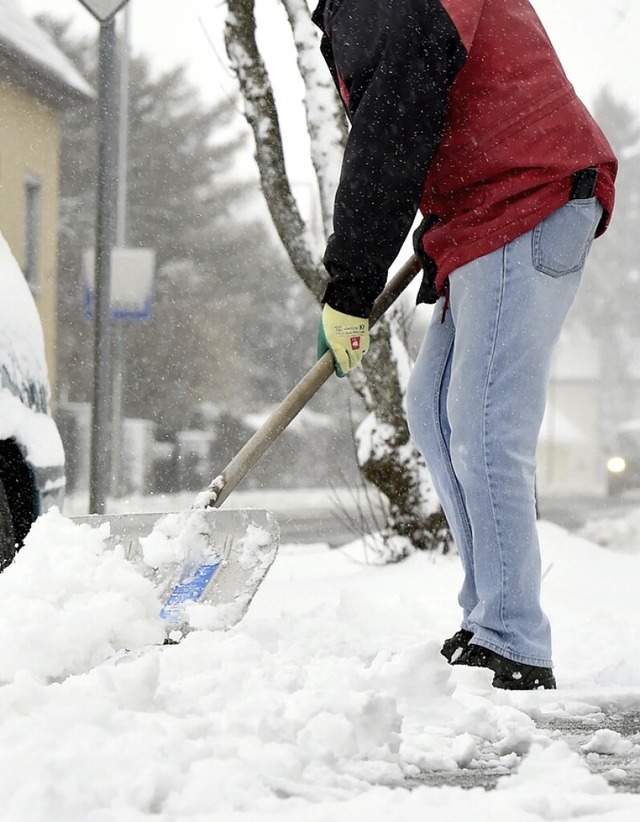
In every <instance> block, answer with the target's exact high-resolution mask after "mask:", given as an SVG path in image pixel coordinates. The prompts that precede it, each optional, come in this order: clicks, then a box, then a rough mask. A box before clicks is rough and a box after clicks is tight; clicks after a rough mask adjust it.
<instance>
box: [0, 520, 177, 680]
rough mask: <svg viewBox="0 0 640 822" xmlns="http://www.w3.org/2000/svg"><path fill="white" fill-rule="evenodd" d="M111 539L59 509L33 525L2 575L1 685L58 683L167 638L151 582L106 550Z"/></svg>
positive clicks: (0, 611)
mask: <svg viewBox="0 0 640 822" xmlns="http://www.w3.org/2000/svg"><path fill="white" fill-rule="evenodd" d="M107 533H108V531H107V527H106V526H103V527H102V528H101V529H99V530H98V529H96V530H92V529H90V528H89V526H87V525H74V524H73V523H72V522H71V521H70V520H68V519H65V518H64V517H62V516H61V514H60V513H59V512H58V511H57V510H53V511H51V512H50V513H49V514H47V515H46V517H42V518H41V519H40V520H38V521H37V522H36V524H35V525H34V527H33V528H32V530H31V533H30V534H29V536H28V537H27V540H26V544H25V547H24V548H23V550H22V551H20V552H19V553H18V555H17V557H16V559H15V561H14V563H13V564H12V565H10V566H9V568H7V569H6V570H5V571H4V573H2V574H1V575H0V681H2V682H12V681H14V680H15V679H16V677H18V676H19V675H21V674H24V673H25V672H28V673H29V674H32V675H33V676H35V677H37V678H42V679H44V680H53V679H57V678H60V677H64V676H68V675H70V674H74V673H81V672H83V671H86V670H88V669H89V668H91V667H93V666H94V665H98V664H100V663H101V662H104V661H105V660H106V659H108V658H109V657H110V656H112V655H113V654H114V653H115V652H117V651H120V650H122V649H125V648H126V649H132V650H133V649H137V648H142V647H144V646H145V645H148V644H150V643H161V642H162V641H163V640H164V636H165V629H164V624H163V623H162V621H161V620H160V618H159V617H158V614H159V611H160V605H159V602H158V600H157V598H156V595H155V592H154V589H153V587H152V585H151V583H149V582H147V581H146V580H145V579H144V578H143V577H141V576H140V575H139V574H137V573H136V572H135V570H134V569H133V567H132V566H131V565H130V563H128V562H127V561H126V560H125V559H123V558H122V556H121V555H120V554H118V553H117V552H114V551H107V550H105V545H104V540H105V539H106V537H107Z"/></svg>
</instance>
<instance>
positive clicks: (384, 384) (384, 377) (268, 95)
mask: <svg viewBox="0 0 640 822" xmlns="http://www.w3.org/2000/svg"><path fill="white" fill-rule="evenodd" d="M227 2H228V17H227V24H226V29H225V40H226V47H227V53H228V55H229V59H230V61H231V64H232V67H233V69H234V71H235V72H236V75H237V77H238V80H239V83H240V89H241V93H242V95H243V97H244V101H245V106H246V111H245V116H246V118H247V121H248V122H249V124H250V125H251V128H252V130H253V133H254V138H255V145H256V162H257V165H258V171H259V174H260V181H261V187H262V191H263V194H264V197H265V199H266V202H267V206H268V208H269V211H270V213H271V216H272V219H273V221H274V224H275V227H276V230H277V231H278V234H279V235H280V238H281V240H282V243H283V245H284V248H285V250H286V251H287V253H288V255H289V257H290V259H291V262H292V263H293V266H294V268H295V269H296V271H297V273H298V275H299V276H300V278H301V280H302V281H303V282H304V284H305V285H306V286H307V288H308V289H309V291H310V292H311V293H312V294H313V296H314V297H315V298H316V299H317V300H318V301H320V300H321V298H322V294H323V293H324V288H325V284H326V280H327V275H326V272H325V271H324V268H323V267H322V266H321V265H320V264H319V263H317V262H314V259H313V253H312V251H311V249H312V243H311V239H310V237H309V235H308V233H307V229H306V226H305V224H304V221H303V220H302V217H301V216H300V213H299V211H298V207H297V204H296V202H295V199H294V197H293V195H292V193H291V188H290V184H289V181H288V178H287V174H286V170H285V163H284V152H283V148H282V138H281V134H280V128H279V123H278V115H277V111H276V105H275V100H274V96H273V91H272V88H271V84H270V80H269V76H268V73H267V70H266V67H265V64H264V62H263V60H262V56H261V54H260V52H259V49H258V46H257V43H256V38H255V17H254V0H227ZM283 2H284V4H285V7H286V10H287V14H288V16H289V22H290V24H291V27H292V30H293V32H294V35H295V37H294V39H295V40H296V45H297V47H298V64H299V69H300V71H301V74H302V76H303V79H304V80H305V85H306V88H307V98H306V100H305V104H306V111H307V121H308V125H309V133H310V136H311V139H312V160H313V164H314V168H315V171H316V175H317V178H318V187H319V192H320V199H321V204H322V205H321V207H322V212H323V221H324V223H325V226H328V225H330V213H329V212H330V210H331V201H332V198H333V192H334V191H335V185H336V184H337V179H338V175H337V173H336V169H339V158H340V156H341V153H342V148H343V144H344V134H345V132H344V115H343V113H342V111H341V109H340V107H339V103H338V98H337V95H336V93H335V89H333V87H330V85H329V82H328V78H327V71H326V68H323V69H322V71H320V70H319V68H318V65H316V64H314V62H313V61H314V59H315V58H314V57H313V55H314V54H315V53H316V52H317V51H318V49H317V37H316V36H315V34H314V32H313V31H312V28H313V27H312V24H311V23H310V21H309V12H308V8H307V6H306V2H305V0H283ZM310 46H313V51H312V50H311V48H310ZM323 124H324V126H327V124H328V127H327V128H324V127H322V126H323ZM341 124H342V125H341ZM327 134H329V136H327ZM321 135H322V137H321ZM395 317H397V310H396V309H395V308H394V309H393V310H392V311H389V312H388V313H387V315H386V317H385V318H383V319H382V320H381V321H380V322H379V323H378V324H377V325H376V327H375V329H374V330H373V332H372V344H371V349H370V351H369V353H368V354H367V356H366V357H364V359H363V363H362V366H361V368H359V369H355V371H353V372H351V373H350V374H349V376H348V379H349V382H350V383H351V386H352V387H353V389H354V390H355V391H356V393H357V394H358V395H359V397H360V398H361V399H362V401H363V403H364V405H365V408H366V410H367V411H368V413H369V416H368V417H367V419H366V420H365V422H364V423H363V424H362V426H360V429H359V431H358V433H357V435H356V438H357V444H358V464H359V466H360V469H361V473H362V476H363V477H364V478H365V479H366V480H368V481H369V482H371V483H372V484H373V485H374V486H375V487H376V488H377V489H378V490H379V491H380V492H381V493H382V494H383V495H384V496H385V497H386V498H387V499H388V503H389V505H388V511H389V513H388V519H387V525H386V528H385V533H384V534H383V536H385V537H392V536H400V537H404V538H405V540H406V544H407V550H406V551H404V553H405V554H406V553H408V551H409V546H412V547H414V548H420V549H429V550H432V549H441V550H447V549H448V548H449V545H450V534H449V530H448V527H447V524H446V520H445V519H444V516H443V514H442V511H441V509H440V506H439V504H438V502H437V500H436V498H435V494H434V491H433V486H432V483H431V478H430V476H429V474H428V471H427V469H426V466H425V464H424V461H423V460H422V458H421V457H419V455H418V454H417V452H416V451H415V449H414V448H413V447H412V446H411V444H410V438H409V430H408V426H407V422H406V417H405V414H404V390H405V387H406V386H405V384H404V381H403V379H402V378H401V374H406V373H408V370H409V368H408V356H407V352H406V348H405V346H404V344H403V342H402V340H401V337H400V335H399V334H398V333H397V329H396V325H397V320H396V319H394V318H395ZM310 342H311V341H310Z"/></svg>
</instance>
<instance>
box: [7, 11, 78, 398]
mask: <svg viewBox="0 0 640 822" xmlns="http://www.w3.org/2000/svg"><path fill="white" fill-rule="evenodd" d="M89 95H92V90H91V88H90V87H89V86H88V84H87V83H86V81H85V80H84V78H83V77H82V76H81V75H80V74H79V73H78V71H77V70H76V69H75V67H74V66H73V65H72V64H71V62H70V61H69V60H68V59H67V58H66V57H65V55H64V54H63V53H62V52H61V51H60V50H59V49H58V48H57V47H56V46H55V45H54V43H53V42H52V41H51V40H50V38H49V37H48V35H47V34H46V33H45V32H44V31H43V30H42V29H40V28H39V27H38V26H37V25H36V23H35V22H33V20H31V19H30V18H29V17H27V16H26V15H25V14H24V13H23V12H22V10H21V8H20V6H19V4H18V3H17V0H0V231H2V233H3V234H4V236H5V239H6V240H7V242H8V244H9V246H10V247H11V250H12V252H13V254H14V256H15V257H16V259H17V260H18V263H19V264H20V266H21V268H22V271H23V273H24V275H25V277H26V279H27V281H28V283H29V285H30V287H31V290H32V292H33V295H34V297H35V300H36V304H37V306H38V310H39V312H40V316H41V318H42V325H43V330H44V337H45V346H46V352H47V364H48V367H49V380H50V383H51V393H52V397H54V398H55V393H56V392H55V381H56V370H55V346H56V283H57V246H58V243H57V235H58V173H59V157H60V113H61V110H62V109H63V107H64V106H68V105H73V104H74V102H77V101H78V100H80V99H83V98H86V97H87V96H89Z"/></svg>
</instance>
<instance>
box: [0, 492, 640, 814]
mask: <svg viewBox="0 0 640 822" xmlns="http://www.w3.org/2000/svg"><path fill="white" fill-rule="evenodd" d="M284 504H286V497H285V500H284V501H283V505H284ZM638 520H639V518H638V517H635V519H633V518H630V519H629V521H627V522H626V523H624V524H618V525H617V526H616V528H617V533H618V535H619V536H620V538H619V539H617V542H618V543H619V545H620V547H621V548H623V549H624V550H617V551H616V550H612V549H611V548H612V547H615V545H612V546H611V547H599V546H596V545H595V543H594V542H591V541H588V540H587V539H585V538H584V537H578V536H574V535H571V534H569V533H567V532H566V531H564V530H562V529H561V528H559V527H557V526H554V525H552V524H550V523H545V522H543V523H541V524H540V534H541V540H542V547H543V561H544V568H545V578H544V601H545V606H546V608H547V610H548V612H549V614H550V616H551V618H552V622H553V626H554V633H555V661H556V674H557V678H558V682H559V690H558V691H555V692H550V691H546V692H529V693H520V694H518V693H509V692H503V691H496V690H493V689H492V688H491V686H490V684H489V683H490V676H491V675H490V674H489V672H487V671H484V670H480V669H465V668H451V667H449V666H448V665H447V664H446V663H445V661H444V659H443V658H442V657H441V656H440V654H439V648H440V643H441V640H442V639H443V638H444V637H446V636H448V635H449V634H451V633H452V632H453V631H454V630H456V628H457V626H458V610H457V606H456V592H457V588H458V585H459V582H460V569H459V564H458V558H457V557H456V556H445V557H443V556H437V557H436V556H430V555H428V554H424V553H420V554H415V555H413V556H411V557H410V558H409V559H408V560H406V561H404V562H402V563H399V564H396V565H387V566H379V565H375V564H367V562H366V560H367V558H371V557H372V554H371V552H369V551H367V550H366V549H365V548H364V547H363V546H362V545H361V544H359V543H353V544H351V545H348V546H345V547H344V548H343V549H342V550H332V551H330V550H328V549H327V548H326V546H325V545H323V544H322V542H321V541H319V542H318V543H317V544H314V545H284V546H282V548H281V550H280V553H279V556H278V558H277V559H276V561H275V563H274V565H273V567H272V569H271V571H270V572H269V574H268V576H267V578H266V580H265V582H264V583H263V586H262V588H261V590H260V591H259V592H258V594H257V596H256V598H255V600H254V602H253V604H252V606H251V608H250V610H249V612H248V614H247V615H246V616H245V618H244V620H243V621H242V622H240V623H239V624H238V625H236V626H234V627H233V628H231V629H230V630H228V631H226V632H213V633H210V632H193V633H191V634H189V635H188V636H187V637H186V638H185V639H184V640H183V641H182V642H181V643H180V644H179V645H175V646H164V647H163V646H160V645H154V644H153V643H158V642H159V641H160V640H161V637H162V636H163V626H162V625H161V623H160V621H159V619H158V617H157V616H156V614H157V610H158V602H157V601H156V598H155V593H154V591H153V590H152V589H151V587H150V585H149V584H148V583H147V582H146V581H145V580H143V579H142V578H141V577H139V576H138V575H137V574H136V573H135V572H134V571H133V570H132V568H131V567H130V566H129V565H128V564H127V563H126V562H125V560H124V559H122V558H121V557H119V556H118V555H117V554H114V553H112V552H107V551H105V550H104V547H103V542H102V538H101V536H100V535H99V534H98V532H96V531H90V530H88V529H87V528H86V527H85V528H83V529H81V528H80V527H78V526H77V525H75V524H73V523H72V522H71V521H70V520H68V519H65V518H64V517H63V516H62V515H61V514H59V513H58V512H57V511H54V512H51V513H49V514H47V515H46V516H45V517H43V518H42V519H41V520H39V521H38V523H36V526H35V527H34V529H33V530H32V533H31V534H30V536H29V538H28V541H27V545H26V546H25V548H24V549H23V551H22V552H21V553H20V554H19V555H18V558H17V560H16V562H15V563H14V564H13V565H12V566H11V567H10V568H9V569H7V571H5V572H4V573H3V574H2V576H0V680H1V681H2V683H3V684H2V685H1V686H0V774H2V778H1V779H0V819H1V820H3V822H23V821H24V822H57V820H61V821H62V820H64V822H106V820H109V821H111V820H113V821H114V822H116V820H117V822H137V820H143V819H147V818H149V819H153V820H158V822H178V821H179V820H190V821H191V820H193V822H196V821H198V822H205V820H206V821H207V822H209V821H211V822H215V821H216V820H224V822H234V820H247V822H263V820H265V821H266V820H275V819H277V820H295V822H342V820H345V822H346V821H347V820H348V821H349V822H353V820H367V822H378V821H379V822H389V821H390V820H392V822H405V821H406V822H413V821H414V820H420V822H423V821H424V820H429V822H432V821H433V820H438V821H439V820H455V822H458V820H462V819H467V818H472V819H474V820H491V822H520V821H521V820H522V822H525V820H527V821H528V820H538V819H544V820H560V819H563V820H564V819H589V820H593V819H597V820H607V822H609V820H611V822H613V820H616V822H618V820H624V821H625V822H627V820H628V822H632V820H633V822H637V820H638V819H640V796H638V795H633V794H626V793H617V792H615V791H614V789H613V788H612V787H611V786H610V785H609V784H608V783H607V781H606V780H605V779H604V777H602V776H599V775H594V774H592V773H591V772H590V771H589V769H588V767H587V764H586V763H585V761H584V759H583V758H582V757H581V756H580V755H579V754H578V753H576V752H575V751H572V750H570V748H569V747H568V745H567V744H566V742H564V741H563V740H562V738H561V737H560V736H559V735H554V734H553V733H551V732H550V731H543V730H540V729H539V728H537V727H536V724H535V723H534V719H537V720H540V719H544V718H551V717H557V718H559V719H562V720H564V719H567V718H573V717H575V718H578V717H591V716H594V715H596V714H598V713H599V712H600V711H601V710H602V709H604V708H606V709H607V710H611V708H612V707H613V708H614V709H615V708H620V709H630V708H640V659H639V658H638V655H637V653H638V648H640V623H639V620H638V587H639V585H640V531H639V530H638V527H637V526H638ZM612 533H613V534H615V531H614V529H613V526H612V527H611V528H609V529H606V528H602V527H600V532H599V534H597V535H594V538H596V537H597V538H599V539H603V540H606V539H607V538H608V535H610V534H612ZM320 537H321V535H319V538H320ZM125 648H126V649H129V653H123V650H124V649H125ZM587 745H588V746H589V749H590V750H591V751H592V753H593V755H598V754H600V755H603V756H606V754H607V752H613V753H616V752H618V753H622V752H624V751H626V750H628V749H633V746H634V743H633V741H632V740H625V739H622V738H619V737H618V736H617V735H616V734H615V732H613V731H611V732H610V733H606V732H603V731H600V732H598V733H594V735H593V738H592V739H590V740H589V741H588V742H587ZM639 753H640V752H639ZM480 765H484V766H487V765H490V766H493V767H495V768H503V769H504V771H505V773H507V775H506V776H504V777H503V778H502V779H501V780H500V781H499V783H498V787H497V789H496V790H493V791H485V790H484V789H482V788H474V789H472V790H470V791H469V790H465V789H462V788H456V787H427V786H424V785H422V786H418V787H414V788H413V789H409V787H407V785H408V784H413V781H412V779H413V777H416V776H417V775H418V774H419V773H420V771H422V770H425V769H426V770H432V769H436V770H442V771H450V772H451V771H455V770H457V769H460V768H467V767H469V768H474V767H478V766H480Z"/></svg>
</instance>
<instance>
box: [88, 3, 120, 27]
mask: <svg viewBox="0 0 640 822" xmlns="http://www.w3.org/2000/svg"><path fill="white" fill-rule="evenodd" d="M128 1H129V0H80V2H81V3H82V5H83V6H84V7H85V8H86V9H87V10H88V11H90V12H91V14H93V16H94V17H97V19H98V20H100V22H101V23H106V22H107V21H109V20H110V19H111V18H112V17H113V15H114V14H115V13H116V12H117V11H119V10H120V9H121V8H122V7H123V6H126V4H127V3H128Z"/></svg>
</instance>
